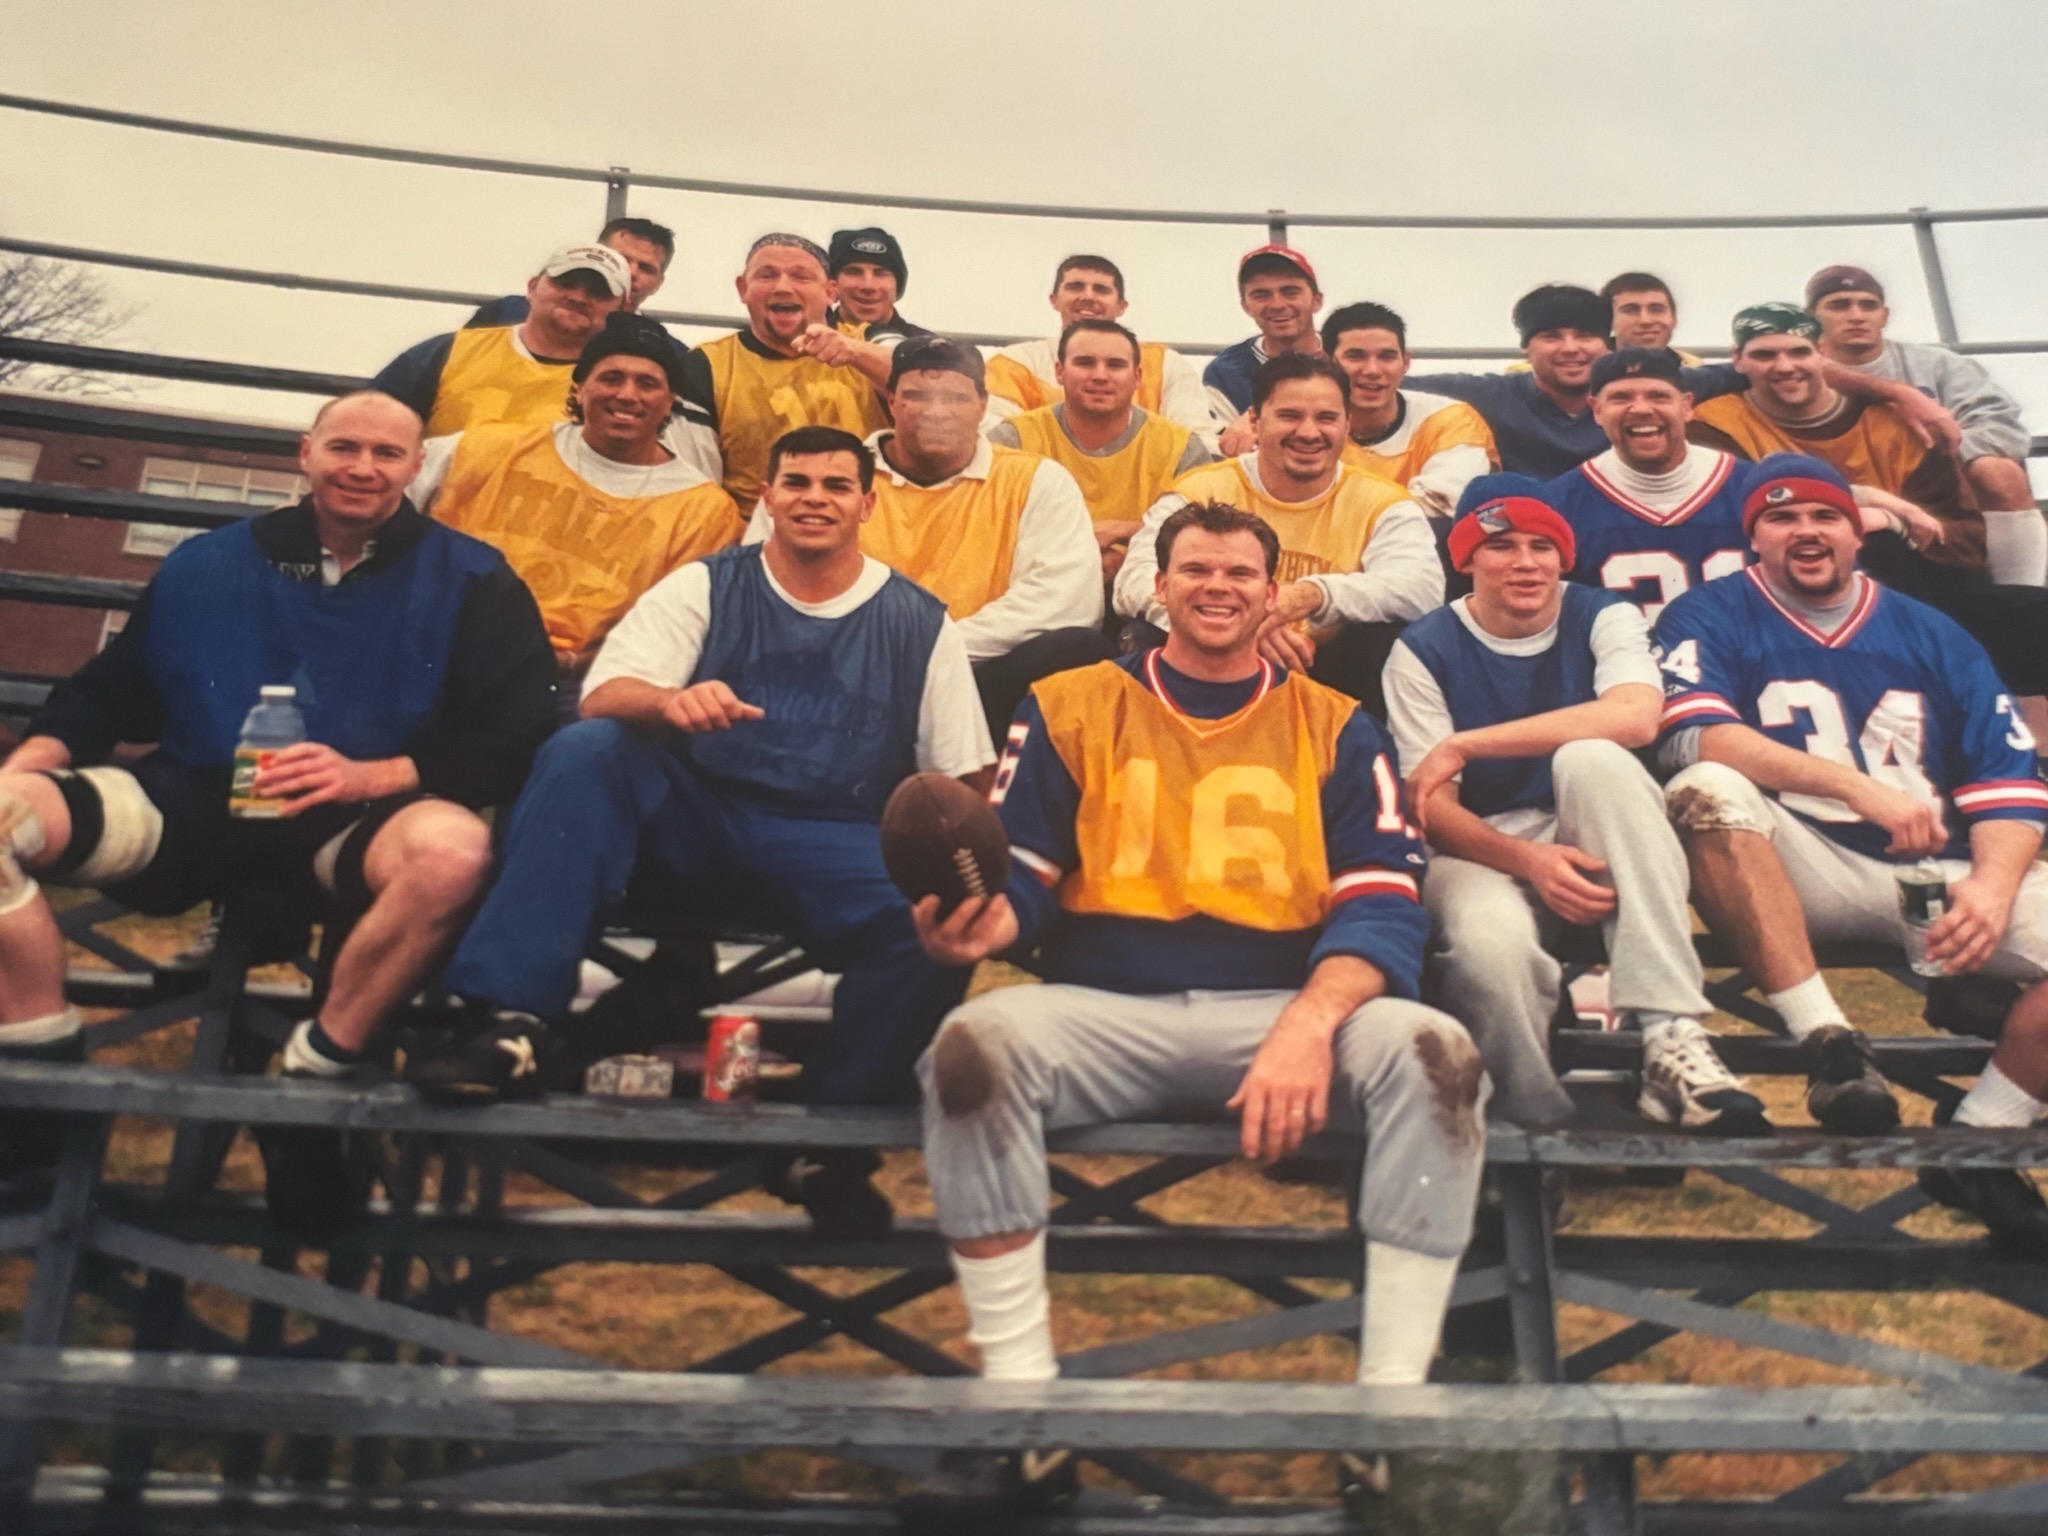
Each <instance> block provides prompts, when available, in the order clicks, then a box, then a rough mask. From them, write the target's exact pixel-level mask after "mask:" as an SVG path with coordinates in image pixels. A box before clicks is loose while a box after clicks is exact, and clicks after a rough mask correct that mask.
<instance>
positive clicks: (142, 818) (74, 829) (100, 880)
mask: <svg viewBox="0 0 2048 1536" xmlns="http://www.w3.org/2000/svg"><path fill="white" fill-rule="evenodd" d="M50 777H51V778H53V779H55V780H56V781H57V788H58V789H60V790H61V791H63V794H64V805H65V809H67V810H68V811H70V812H71V846H70V848H69V849H67V850H66V851H65V855H64V859H63V861H62V872H63V874H64V876H65V879H66V881H67V882H68V883H71V884H76V885H115V884H118V883H119V882H121V881H123V880H132V879H134V878H135V876H137V875H139V874H141V873H142V872H143V871H144V870H145V869H147V868H149V864H150V860H152V859H154V858H155V857H156V851H157V847H158V845H160V844H161V843H162V842H163V836H164V813H163V812H162V811H160V810H158V809H157V807H156V802H155V801H153V800H151V799H150V798H149V796H148V795H146V794H144V793H143V789H142V785H141V784H140V783H139V782H138V781H137V779H136V777H135V775H134V774H132V773H130V772H128V770H127V769H125V768H80V769H78V770H76V771H75V772H73V771H66V772H63V773H53V774H51V775H50Z"/></svg>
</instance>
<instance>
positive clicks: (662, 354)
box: [569, 311, 683, 394]
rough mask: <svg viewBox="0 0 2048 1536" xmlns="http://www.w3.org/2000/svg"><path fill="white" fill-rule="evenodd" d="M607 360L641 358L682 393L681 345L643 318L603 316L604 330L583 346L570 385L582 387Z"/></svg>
mask: <svg viewBox="0 0 2048 1536" xmlns="http://www.w3.org/2000/svg"><path fill="white" fill-rule="evenodd" d="M608 357H644V358H646V359H647V360H648V361H649V362H650V363H653V364H655V365H656V366H657V367H658V368H660V369H661V371H662V372H663V373H665V374H667V375H668V387H669V388H670V389H671V390H672V391H674V392H675V393H676V394H681V393H682V390H683V345H682V343H681V342H679V341H677V340H676V339H675V337H673V336H671V335H669V333H668V332H667V331H666V330H665V329H663V328H662V327H661V326H660V325H658V324H656V323H655V322H654V321H652V320H649V319H648V318H647V317H646V316H645V315H629V314H626V313H624V312H623V311H615V312H613V313H612V314H609V315H607V316H605V321H604V329H603V330H601V331H599V332H598V333H597V334H596V335H595V336H593V337H591V338H590V340H588V341H586V342H585V343H584V344H583V351H582V352H581V353H580V354H579V355H578V356H577V358H576V366H575V367H574V368H573V369H572V370H570V373H569V382H570V383H572V384H581V383H582V382H583V381H584V380H585V379H587V378H589V377H590V370H591V369H593V368H595V367H596V366H597V365H598V364H599V363H601V362H603V361H604V360H605V359H606V358H608Z"/></svg>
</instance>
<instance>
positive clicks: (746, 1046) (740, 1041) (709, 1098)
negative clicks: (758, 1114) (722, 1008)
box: [704, 1013, 761, 1104]
mask: <svg viewBox="0 0 2048 1536" xmlns="http://www.w3.org/2000/svg"><path fill="white" fill-rule="evenodd" d="M760 1077H761V1026H760V1025H759V1024H757V1023H755V1022H754V1016H753V1015H752V1014H750V1013H721V1014H719V1015H718V1016H717V1017H716V1018H714V1019H713V1020H712V1021H711V1033H710V1034H708V1035H707V1036H705V1039H704V1100H705V1102H706V1103H708V1104H751V1103H753V1102H754V1086H755V1084H756V1083H757V1082H759V1081H760Z"/></svg>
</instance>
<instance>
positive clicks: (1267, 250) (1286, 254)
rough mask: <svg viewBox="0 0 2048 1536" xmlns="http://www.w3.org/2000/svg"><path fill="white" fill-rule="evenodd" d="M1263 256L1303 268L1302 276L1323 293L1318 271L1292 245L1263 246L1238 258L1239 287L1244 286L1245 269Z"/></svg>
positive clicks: (1318, 291)
mask: <svg viewBox="0 0 2048 1536" xmlns="http://www.w3.org/2000/svg"><path fill="white" fill-rule="evenodd" d="M1261 256H1278V257H1279V258H1280V259H1281V260H1282V261H1285V262H1291V263H1292V264H1293V265H1295V266H1297V267H1299V268H1301V275H1302V276H1303V277H1305V278H1307V279H1308V280H1309V284H1310V286H1312V287H1313V288H1314V289H1315V290H1316V292H1317V293H1321V292H1322V291H1323V285H1322V284H1321V283H1319V282H1317V281H1316V269H1315V268H1314V267H1312V266H1310V265H1309V262H1308V258H1307V257H1306V256H1304V255H1302V254H1301V252H1299V251H1297V250H1296V249H1295V248H1294V247H1293V246H1291V245H1262V246H1259V247H1258V248H1257V249H1255V250H1250V251H1246V252H1245V253H1244V254H1243V255H1242V256H1240V257H1238V258H1237V282H1238V286H1239V287H1243V286H1244V269H1245V268H1246V267H1248V266H1250V265H1251V264H1252V262H1253V261H1255V260H1257V259H1258V258H1259V257H1261Z"/></svg>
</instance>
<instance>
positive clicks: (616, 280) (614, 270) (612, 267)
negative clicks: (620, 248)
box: [540, 245, 633, 299]
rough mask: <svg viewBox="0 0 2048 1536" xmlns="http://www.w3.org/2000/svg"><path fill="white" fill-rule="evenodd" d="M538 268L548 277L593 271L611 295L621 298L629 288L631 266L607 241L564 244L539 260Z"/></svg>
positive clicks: (631, 286)
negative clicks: (605, 242)
mask: <svg viewBox="0 0 2048 1536" xmlns="http://www.w3.org/2000/svg"><path fill="white" fill-rule="evenodd" d="M540 269H541V271H542V272H543V273H544V274H546V275H547V276H549V277H565V276H567V275H568V274H569V273H571V272H595V273H596V274H597V275H598V276H599V277H601V278H603V279H604V281H605V286H606V287H608V288H610V289H611V291H612V297H613V298H617V299H623V298H624V297H625V296H626V295H627V294H628V293H630V292H632V291H633V270H632V268H630V267H628V266H627V265H626V258H625V257H623V256H621V255H620V254H619V253H618V252H617V251H615V250H613V249H612V248H611V247H610V246H608V245H565V246H563V247H562V248H561V249H560V250H559V251H556V252H555V253H554V254H553V255H552V256H550V257H548V259H547V260H546V261H544V262H542V263H541V268H540Z"/></svg>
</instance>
